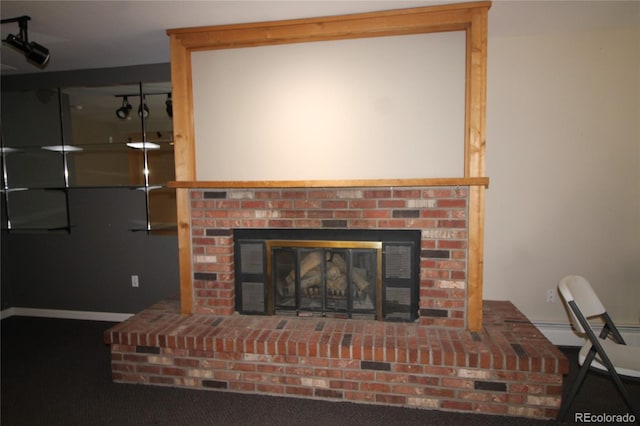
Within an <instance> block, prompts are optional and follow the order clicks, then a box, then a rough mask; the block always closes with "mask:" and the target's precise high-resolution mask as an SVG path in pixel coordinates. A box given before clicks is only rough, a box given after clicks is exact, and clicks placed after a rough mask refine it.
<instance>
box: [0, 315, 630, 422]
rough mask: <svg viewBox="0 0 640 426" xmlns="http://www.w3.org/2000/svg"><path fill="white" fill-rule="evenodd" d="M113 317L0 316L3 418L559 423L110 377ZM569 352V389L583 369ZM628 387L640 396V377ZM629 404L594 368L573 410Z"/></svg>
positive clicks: (618, 410) (614, 410)
mask: <svg viewBox="0 0 640 426" xmlns="http://www.w3.org/2000/svg"><path fill="white" fill-rule="evenodd" d="M113 325H114V324H113V323H108V322H97V321H81V320H63V319H46V318H27V317H11V318H7V319H4V320H2V321H1V344H0V353H1V364H0V368H1V370H0V376H1V379H2V380H1V387H0V393H1V401H0V402H1V407H0V408H1V411H0V414H1V417H0V424H1V425H2V426H21V425H25V426H39V425H43V426H45V425H46V426H53V425H61V426H71V425H79V426H80V425H82V426H92V425H110V426H126V425H135V426H146V425H167V426H168V425H171V426H180V425H185V426H186V425H188V426H200V425H243V426H244V425H260V426H268V425H305V426H316V425H318V426H324V425H332V426H342V425H345V426H350V425H367V426H377V425H385V426H388V425H465V426H473V425H492V426H499V425H509V426H511V425H515V426H518V425H523V426H528V425H531V426H533V425H553V424H556V422H555V421H549V420H537V419H525V418H517V417H505V416H489V415H482V414H470V413H455V412H446V411H438V410H418V409H410V408H398V407H387V406H376V405H362V404H354V403H346V402H327V401H316V400H307V399H292V398H281V397H269V396H259V395H245V394H234V393H228V392H220V391H197V390H188V389H178V388H168V387H157V386H146V385H130V384H117V383H113V382H112V381H111V372H110V359H109V347H108V346H107V345H105V344H104V343H103V332H104V331H105V330H107V329H108V328H110V327H111V326H113ZM562 349H563V351H564V352H565V353H566V354H567V356H568V357H569V360H570V365H571V371H570V374H569V375H568V376H567V377H566V378H565V384H564V387H565V392H566V389H567V387H568V385H570V383H571V381H572V378H573V377H574V376H575V374H576V372H577V361H576V356H577V350H576V349H575V348H562ZM628 389H629V390H630V391H631V392H632V395H633V397H634V398H637V400H638V401H639V403H640V383H637V382H634V383H631V384H629V386H628ZM585 411H586V412H590V413H593V414H602V413H609V414H624V413H626V412H627V411H628V409H627V408H626V406H625V405H624V402H623V401H622V398H621V397H620V396H619V395H618V392H617V390H616V389H615V387H614V385H613V383H612V382H611V381H610V380H609V379H608V378H607V377H606V376H601V375H598V374H594V373H591V374H589V376H588V378H587V380H586V382H585V384H584V386H583V389H582V391H581V392H580V394H579V396H578V398H577V400H576V402H575V403H574V405H573V407H572V409H571V411H570V413H569V415H568V416H567V423H574V420H575V417H574V413H576V412H585Z"/></svg>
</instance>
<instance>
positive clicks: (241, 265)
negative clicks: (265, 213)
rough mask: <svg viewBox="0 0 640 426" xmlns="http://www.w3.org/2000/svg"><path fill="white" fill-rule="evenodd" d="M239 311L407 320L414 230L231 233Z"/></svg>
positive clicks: (412, 300)
mask: <svg viewBox="0 0 640 426" xmlns="http://www.w3.org/2000/svg"><path fill="white" fill-rule="evenodd" d="M234 242H235V261H234V263H235V272H236V310H237V311H238V312H240V313H243V314H260V315H297V316H326V317H337V318H366V319H378V320H385V321H414V320H415V319H416V318H417V316H418V294H419V293H418V290H419V289H418V287H419V242H420V232H419V231H412V230H401V231H395V230H394V231H388V230H349V231H346V230H302V229H301V230H297V229H296V230H293V229H268V230H253V229H252V230H244V229H243V230H235V231H234Z"/></svg>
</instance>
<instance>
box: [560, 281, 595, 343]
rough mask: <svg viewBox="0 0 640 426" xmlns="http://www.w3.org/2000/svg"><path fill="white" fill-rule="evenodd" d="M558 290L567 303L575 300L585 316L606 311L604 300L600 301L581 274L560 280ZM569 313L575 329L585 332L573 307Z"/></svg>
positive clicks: (588, 316)
mask: <svg viewBox="0 0 640 426" xmlns="http://www.w3.org/2000/svg"><path fill="white" fill-rule="evenodd" d="M558 290H559V291H560V294H562V297H564V300H566V301H567V303H569V302H570V301H575V303H576V305H577V306H578V308H579V309H580V311H581V312H582V315H584V317H585V318H590V317H593V316H597V315H602V314H604V313H605V312H606V309H605V308H604V306H603V305H602V302H600V299H598V296H597V295H596V293H595V292H594V291H593V289H592V288H591V285H590V284H589V282H588V281H587V280H586V279H585V278H584V277H581V276H579V275H569V276H566V277H564V278H563V279H562V280H560V284H558ZM569 314H570V317H571V323H572V324H573V326H574V327H575V329H576V330H578V331H579V332H582V333H584V332H585V330H584V328H582V324H580V321H578V318H577V317H576V315H575V313H574V312H573V311H572V310H571V309H569Z"/></svg>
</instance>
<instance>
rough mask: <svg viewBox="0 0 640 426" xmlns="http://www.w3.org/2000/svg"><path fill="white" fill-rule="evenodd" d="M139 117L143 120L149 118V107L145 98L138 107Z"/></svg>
mask: <svg viewBox="0 0 640 426" xmlns="http://www.w3.org/2000/svg"><path fill="white" fill-rule="evenodd" d="M138 116H139V117H142V118H147V117H148V116H149V107H148V106H147V101H146V100H145V98H144V97H143V98H142V103H141V104H140V106H139V107H138Z"/></svg>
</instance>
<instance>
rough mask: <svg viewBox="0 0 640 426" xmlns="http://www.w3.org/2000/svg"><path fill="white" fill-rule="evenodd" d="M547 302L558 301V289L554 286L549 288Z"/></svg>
mask: <svg viewBox="0 0 640 426" xmlns="http://www.w3.org/2000/svg"><path fill="white" fill-rule="evenodd" d="M547 303H556V290H555V289H553V288H550V289H548V290H547Z"/></svg>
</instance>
